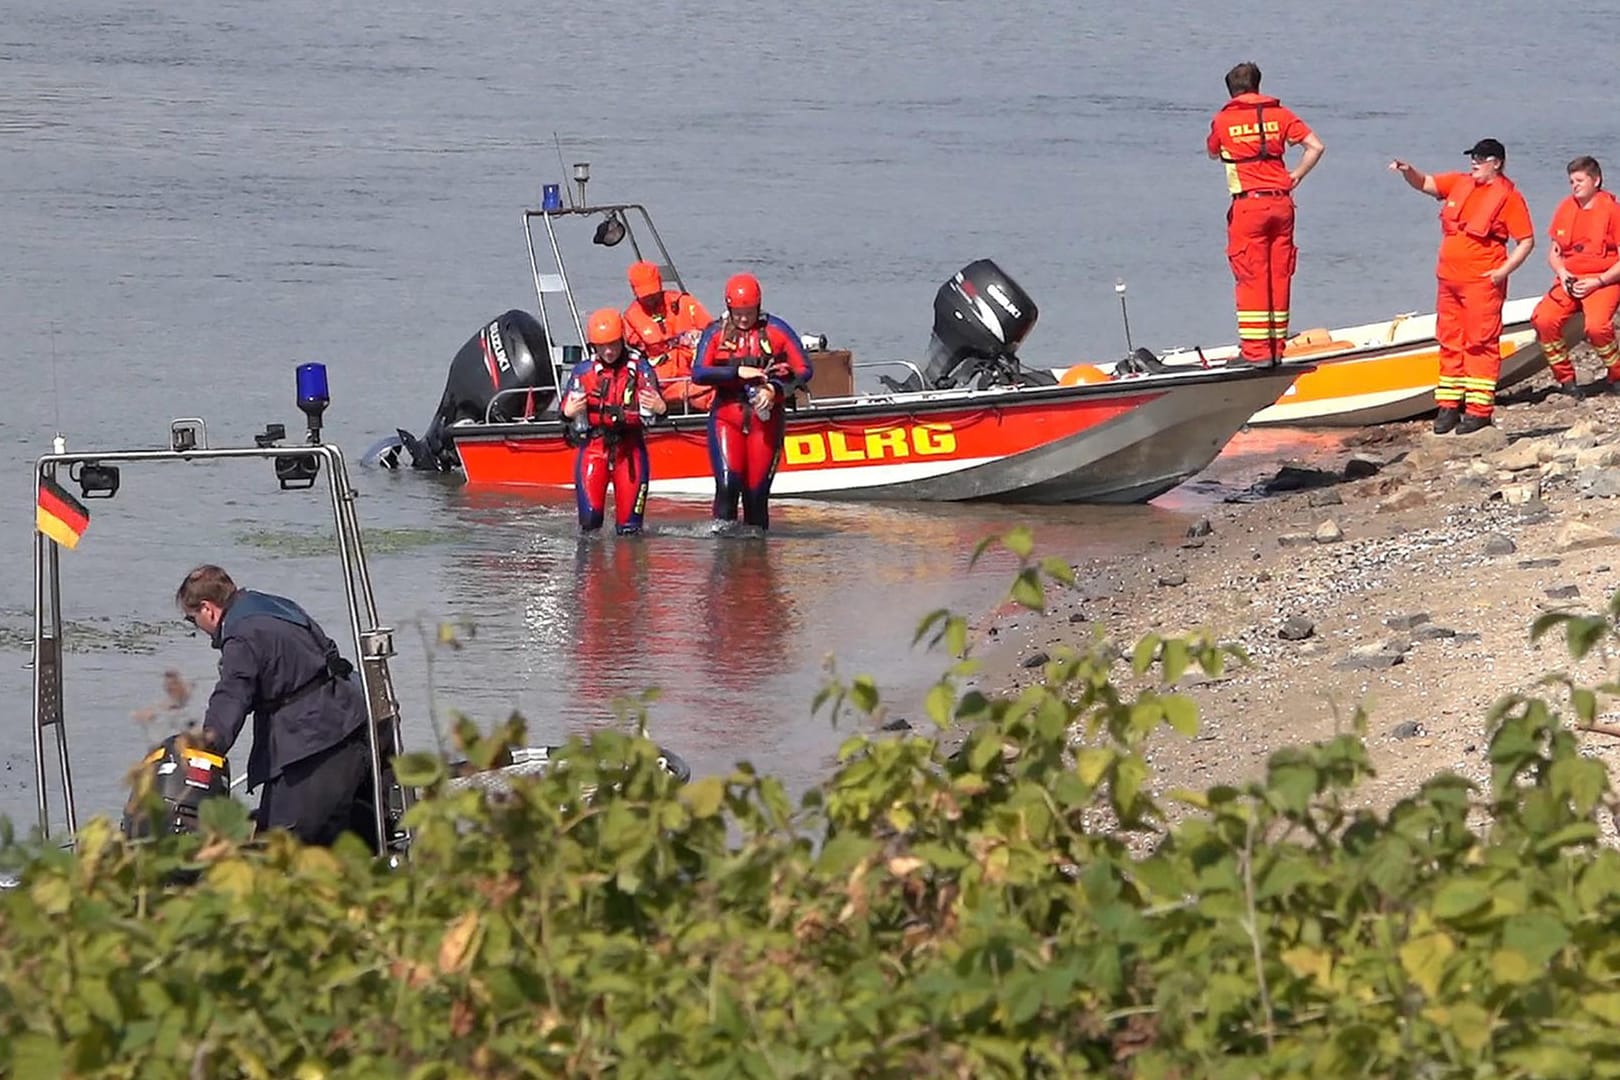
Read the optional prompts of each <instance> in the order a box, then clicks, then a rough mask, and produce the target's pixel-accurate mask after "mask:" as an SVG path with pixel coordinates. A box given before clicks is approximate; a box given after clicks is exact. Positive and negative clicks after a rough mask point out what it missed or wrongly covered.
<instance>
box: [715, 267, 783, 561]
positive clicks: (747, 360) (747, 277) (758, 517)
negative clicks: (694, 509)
mask: <svg viewBox="0 0 1620 1080" xmlns="http://www.w3.org/2000/svg"><path fill="white" fill-rule="evenodd" d="M759 305H760V288H759V281H758V279H756V278H755V277H754V276H753V275H752V274H736V275H733V276H732V278H731V280H730V281H728V282H726V314H725V317H724V318H720V319H716V320H715V321H714V322H713V323H711V324H710V325H709V328H708V329H707V330H705V331H703V337H702V339H700V340H699V341H698V347H697V356H696V358H695V359H694V361H693V365H692V381H693V382H695V383H697V384H698V385H700V386H712V387H714V406H713V408H711V409H710V410H709V463H710V465H711V466H712V467H713V469H714V518H715V521H717V522H729V521H736V520H737V503H738V500H739V499H740V500H741V502H742V511H743V523H744V524H745V525H753V526H756V527H758V528H761V529H766V528H769V527H770V500H771V481H772V480H773V479H774V478H775V476H776V463H777V459H778V457H779V456H780V454H781V452H782V438H783V434H784V432H785V430H786V424H787V421H786V417H785V416H784V415H783V405H784V404H785V403H786V402H787V399H788V398H789V397H790V396H791V395H792V394H793V392H794V391H795V390H797V389H798V388H799V387H801V386H805V385H808V384H809V382H810V376H811V368H810V359H809V357H808V356H806V355H805V352H804V345H803V344H802V342H801V341H800V339H799V335H798V334H797V333H796V332H795V331H794V329H793V328H792V327H791V326H789V325H788V324H787V323H785V322H783V321H782V320H781V319H779V318H777V317H776V316H775V315H767V314H765V312H763V311H761V310H760V306H759Z"/></svg>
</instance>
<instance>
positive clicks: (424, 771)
mask: <svg viewBox="0 0 1620 1080" xmlns="http://www.w3.org/2000/svg"><path fill="white" fill-rule="evenodd" d="M446 775H447V773H446V770H445V765H444V759H443V758H441V757H439V756H438V755H437V754H430V753H427V752H425V751H418V752H417V753H414V754H400V755H399V756H398V757H396V758H394V778H395V779H396V780H398V781H399V783H400V784H401V785H402V786H404V787H408V788H413V787H415V788H422V787H432V786H433V785H435V784H437V783H439V782H440V781H442V780H443V779H444V778H445V776H446Z"/></svg>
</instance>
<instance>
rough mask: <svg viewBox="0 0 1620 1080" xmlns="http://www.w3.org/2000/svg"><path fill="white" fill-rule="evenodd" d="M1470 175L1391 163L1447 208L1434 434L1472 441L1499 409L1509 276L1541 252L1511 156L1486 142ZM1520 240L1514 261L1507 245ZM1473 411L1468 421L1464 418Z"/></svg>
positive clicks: (1474, 156) (1437, 315)
mask: <svg viewBox="0 0 1620 1080" xmlns="http://www.w3.org/2000/svg"><path fill="white" fill-rule="evenodd" d="M1464 153H1466V154H1467V155H1468V157H1469V158H1470V159H1471V160H1472V162H1473V166H1472V168H1471V169H1470V170H1469V171H1468V172H1465V173H1462V172H1451V173H1436V174H1434V175H1430V174H1429V173H1426V172H1423V171H1422V170H1421V169H1416V168H1413V167H1412V166H1411V165H1408V164H1407V163H1406V162H1404V161H1401V160H1399V159H1396V160H1395V161H1392V162H1390V163H1389V167H1390V169H1391V170H1393V171H1395V172H1398V173H1400V174H1401V176H1402V177H1403V178H1404V179H1405V180H1406V182H1407V183H1408V184H1410V185H1411V186H1412V187H1413V188H1414V189H1416V190H1418V191H1421V192H1423V193H1424V194H1425V195H1432V196H1434V197H1435V198H1436V199H1439V200H1440V201H1441V206H1440V260H1439V263H1438V265H1437V266H1436V268H1435V276H1436V277H1437V278H1438V279H1439V288H1438V290H1437V293H1436V296H1435V308H1434V333H1435V337H1436V338H1437V339H1438V340H1439V342H1440V382H1439V385H1438V386H1436V387H1435V391H1434V402H1435V404H1436V405H1438V406H1439V407H1440V411H1439V412H1438V413H1437V414H1436V415H1435V418H1434V433H1435V434H1436V435H1444V434H1446V433H1447V432H1448V431H1455V432H1457V434H1459V435H1468V434H1471V433H1472V432H1475V431H1479V430H1480V429H1481V428H1486V427H1489V426H1490V424H1491V413H1492V412H1494V411H1495V408H1496V378H1497V376H1498V375H1500V374H1501V372H1502V345H1501V339H1502V302H1503V301H1504V300H1506V299H1507V282H1508V275H1510V274H1512V273H1513V271H1515V270H1517V269H1518V268H1519V267H1520V266H1522V265H1523V264H1524V260H1526V259H1528V258H1529V257H1530V251H1531V249H1532V248H1534V247H1535V246H1536V236H1535V229H1534V227H1533V226H1532V225H1531V224H1530V208H1529V207H1528V206H1526V205H1525V202H1524V196H1523V195H1521V194H1520V193H1519V189H1518V188H1517V187H1515V186H1514V185H1513V181H1511V180H1509V179H1508V178H1507V177H1506V176H1504V175H1503V174H1502V166H1503V165H1504V164H1505V163H1506V162H1507V149H1506V148H1505V147H1503V146H1502V144H1501V143H1500V142H1498V141H1496V140H1495V139H1481V140H1479V142H1477V143H1475V144H1474V145H1473V146H1472V147H1471V148H1470V149H1468V150H1466V151H1464ZM1509 240H1512V241H1514V245H1513V252H1512V254H1509V253H1508V241H1509ZM1465 412H1466V415H1465Z"/></svg>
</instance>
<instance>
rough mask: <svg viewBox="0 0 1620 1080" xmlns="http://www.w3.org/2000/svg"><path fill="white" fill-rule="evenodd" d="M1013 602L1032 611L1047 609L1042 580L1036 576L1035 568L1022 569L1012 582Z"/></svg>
mask: <svg viewBox="0 0 1620 1080" xmlns="http://www.w3.org/2000/svg"><path fill="white" fill-rule="evenodd" d="M1011 595H1012V599H1013V603H1015V604H1017V605H1018V606H1019V607H1022V608H1027V609H1028V610H1030V611H1045V610H1046V595H1045V594H1044V593H1043V592H1042V591H1041V582H1040V579H1039V578H1038V577H1036V576H1035V570H1034V569H1033V568H1031V569H1027V570H1020V571H1019V572H1018V576H1017V577H1016V578H1014V579H1013V584H1012V593H1011Z"/></svg>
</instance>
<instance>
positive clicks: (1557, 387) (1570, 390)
mask: <svg viewBox="0 0 1620 1080" xmlns="http://www.w3.org/2000/svg"><path fill="white" fill-rule="evenodd" d="M1553 393H1555V394H1563V395H1564V396H1565V397H1572V398H1576V399H1577V400H1578V399H1579V398H1580V397H1581V388H1580V387H1578V386H1576V385H1575V380H1574V379H1566V380H1564V381H1562V382H1558V383H1554V384H1553Z"/></svg>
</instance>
